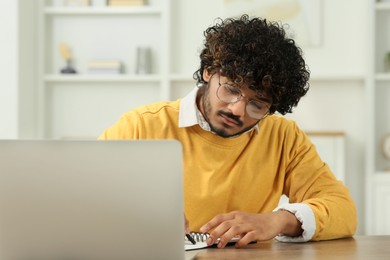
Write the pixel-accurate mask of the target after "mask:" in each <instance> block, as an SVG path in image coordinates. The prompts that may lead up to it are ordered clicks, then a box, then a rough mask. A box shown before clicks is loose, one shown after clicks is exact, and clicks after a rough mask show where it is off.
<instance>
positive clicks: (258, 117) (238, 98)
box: [215, 74, 271, 120]
mask: <svg viewBox="0 0 390 260" xmlns="http://www.w3.org/2000/svg"><path fill="white" fill-rule="evenodd" d="M218 85H219V86H218V88H217V91H216V92H215V94H216V95H217V98H218V99H219V100H220V101H222V102H224V103H225V104H235V103H237V102H239V101H240V100H241V99H242V98H244V99H245V100H246V105H245V112H246V113H247V114H248V116H250V117H251V118H253V119H257V120H262V119H264V118H266V117H267V116H268V115H269V110H270V107H271V104H268V103H266V102H265V101H260V100H253V99H252V100H251V99H248V98H247V97H245V96H244V95H243V94H242V92H241V90H240V89H239V88H237V87H233V86H231V85H229V84H228V83H222V84H221V75H219V74H218ZM224 86H229V88H232V89H236V90H237V92H238V93H237V95H236V96H237V99H236V101H231V102H228V101H225V100H222V99H221V98H220V97H219V95H218V92H219V89H220V88H221V87H224ZM225 88H226V87H225ZM251 102H260V103H262V104H264V105H266V107H267V111H266V112H265V113H264V114H263V115H261V116H260V115H259V116H257V115H256V114H253V111H251V110H250V109H248V105H249V104H250V103H251Z"/></svg>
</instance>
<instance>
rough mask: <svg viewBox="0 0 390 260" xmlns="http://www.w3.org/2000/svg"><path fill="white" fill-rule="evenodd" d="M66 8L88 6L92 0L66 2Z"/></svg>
mask: <svg viewBox="0 0 390 260" xmlns="http://www.w3.org/2000/svg"><path fill="white" fill-rule="evenodd" d="M64 5H65V6H88V5H90V0H64Z"/></svg>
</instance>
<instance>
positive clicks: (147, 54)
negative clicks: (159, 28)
mask: <svg viewBox="0 0 390 260" xmlns="http://www.w3.org/2000/svg"><path fill="white" fill-rule="evenodd" d="M151 72H152V55H151V49H150V48H149V47H138V48H137V66H136V73H137V74H149V73H151Z"/></svg>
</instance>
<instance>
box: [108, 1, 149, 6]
mask: <svg viewBox="0 0 390 260" xmlns="http://www.w3.org/2000/svg"><path fill="white" fill-rule="evenodd" d="M107 5H109V6H142V5H145V0H108V1H107Z"/></svg>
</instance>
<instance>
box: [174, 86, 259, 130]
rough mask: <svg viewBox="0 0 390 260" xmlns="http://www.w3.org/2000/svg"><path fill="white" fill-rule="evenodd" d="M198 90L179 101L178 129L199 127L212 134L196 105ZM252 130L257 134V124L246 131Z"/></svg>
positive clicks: (196, 88)
mask: <svg viewBox="0 0 390 260" xmlns="http://www.w3.org/2000/svg"><path fill="white" fill-rule="evenodd" d="M198 90H199V88H198V87H195V88H194V89H193V90H192V91H191V92H190V93H188V94H187V95H186V96H185V97H184V98H183V99H182V100H181V102H180V110H179V128H181V127H190V126H193V125H199V126H200V127H201V128H202V129H203V130H206V131H209V132H212V131H211V128H210V125H209V123H208V122H207V121H206V120H205V119H204V117H203V115H202V113H201V112H200V110H199V109H198V106H197V105H196V94H197V93H198ZM253 129H255V130H256V133H258V131H259V124H256V125H255V126H254V127H253V128H251V129H249V130H248V131H252V130H253ZM248 131H247V132H248Z"/></svg>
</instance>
